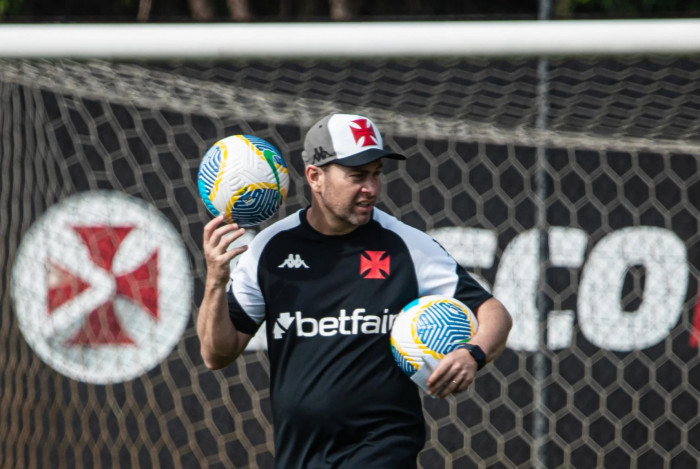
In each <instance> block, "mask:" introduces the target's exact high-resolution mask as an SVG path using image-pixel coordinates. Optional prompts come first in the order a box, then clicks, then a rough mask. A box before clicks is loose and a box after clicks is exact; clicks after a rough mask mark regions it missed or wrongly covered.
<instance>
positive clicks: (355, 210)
mask: <svg viewBox="0 0 700 469" xmlns="http://www.w3.org/2000/svg"><path fill="white" fill-rule="evenodd" d="M321 171H322V175H321V176H320V178H319V180H318V182H319V184H318V187H317V188H316V190H315V192H316V194H317V200H318V202H319V208H320V209H321V210H322V211H323V212H324V213H325V214H326V219H327V221H328V222H329V223H331V224H332V225H335V226H334V228H337V229H339V230H340V231H345V230H348V231H351V230H352V229H354V228H356V227H358V226H360V225H364V224H365V223H367V222H369V221H370V219H371V217H372V208H373V207H374V204H375V203H376V202H377V199H378V198H379V194H380V192H381V174H382V162H381V160H377V161H373V162H372V163H368V164H366V165H364V166H357V167H346V166H341V165H338V164H329V165H326V166H324V167H322V168H321Z"/></svg>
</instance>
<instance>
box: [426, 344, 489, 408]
mask: <svg viewBox="0 0 700 469" xmlns="http://www.w3.org/2000/svg"><path fill="white" fill-rule="evenodd" d="M476 371H477V364H476V360H474V358H473V357H472V356H471V355H470V354H469V351H467V350H465V349H457V350H455V351H453V352H450V353H448V354H447V355H445V357H444V358H443V359H442V360H440V364H439V365H438V367H437V368H435V371H433V373H432V374H431V375H430V377H429V378H428V394H430V395H432V396H437V397H439V398H440V399H443V398H445V397H447V396H448V395H450V394H455V393H458V392H462V391H464V390H465V389H467V388H468V387H469V386H470V385H471V384H472V383H473V382H474V378H475V377H476Z"/></svg>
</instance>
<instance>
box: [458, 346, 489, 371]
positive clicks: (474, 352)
mask: <svg viewBox="0 0 700 469" xmlns="http://www.w3.org/2000/svg"><path fill="white" fill-rule="evenodd" d="M458 348H463V349H465V350H466V351H467V352H469V355H471V356H472V358H473V359H474V361H476V369H477V371H478V370H480V369H482V368H483V367H484V366H486V353H484V351H483V350H482V349H481V347H479V346H478V345H474V344H461V345H460V346H459V347H458Z"/></svg>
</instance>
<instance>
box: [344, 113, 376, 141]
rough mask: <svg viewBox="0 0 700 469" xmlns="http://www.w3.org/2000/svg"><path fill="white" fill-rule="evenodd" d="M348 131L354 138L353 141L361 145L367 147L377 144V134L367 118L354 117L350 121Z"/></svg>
mask: <svg viewBox="0 0 700 469" xmlns="http://www.w3.org/2000/svg"><path fill="white" fill-rule="evenodd" d="M352 123H353V124H355V125H351V126H350V131H351V132H352V136H353V138H354V139H355V143H357V144H358V145H360V146H361V147H369V146H373V145H378V144H379V143H378V142H377V134H376V133H375V132H374V127H372V124H371V123H370V122H369V121H368V120H367V119H355V120H354V121H352Z"/></svg>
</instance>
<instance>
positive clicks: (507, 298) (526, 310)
mask: <svg viewBox="0 0 700 469" xmlns="http://www.w3.org/2000/svg"><path fill="white" fill-rule="evenodd" d="M538 239H539V233H538V231H537V230H528V231H524V232H523V233H520V234H519V235H517V236H516V237H515V238H513V240H512V241H511V242H510V243H508V246H506V249H505V250H504V251H503V256H502V258H501V263H500V264H499V266H498V271H497V272H496V282H495V285H494V287H493V294H494V296H495V297H496V298H498V299H499V300H500V301H501V302H503V305H504V306H505V307H506V308H507V309H508V311H509V312H510V314H511V316H513V328H512V330H511V333H510V335H509V336H508V343H507V345H508V347H509V348H511V349H513V350H524V351H535V350H537V343H538V335H537V316H538V314H537V305H536V304H535V298H536V294H537V283H538V277H539V275H538V273H539V272H538V263H537V244H538Z"/></svg>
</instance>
